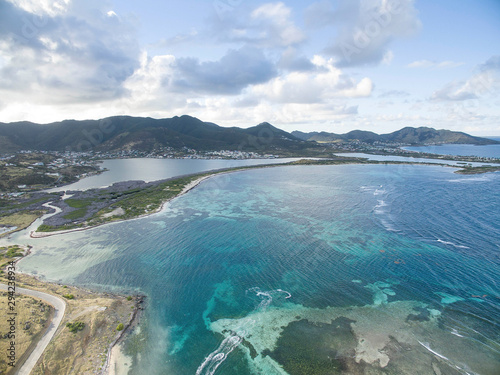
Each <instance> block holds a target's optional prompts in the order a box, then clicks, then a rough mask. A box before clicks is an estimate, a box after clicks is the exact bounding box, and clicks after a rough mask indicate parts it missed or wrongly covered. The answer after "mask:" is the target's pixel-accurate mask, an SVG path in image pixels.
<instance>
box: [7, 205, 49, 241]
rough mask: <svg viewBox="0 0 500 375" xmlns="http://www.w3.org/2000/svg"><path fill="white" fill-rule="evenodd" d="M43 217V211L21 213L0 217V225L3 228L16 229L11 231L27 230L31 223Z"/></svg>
mask: <svg viewBox="0 0 500 375" xmlns="http://www.w3.org/2000/svg"><path fill="white" fill-rule="evenodd" d="M42 215H43V211H22V212H16V213H13V214H9V215H4V216H1V217H0V225H1V226H5V227H16V229H15V230H13V231H19V230H22V229H26V228H28V227H29V226H30V225H31V223H33V222H34V221H35V220H36V219H38V218H39V217H40V216H42ZM13 231H10V232H7V233H3V234H1V235H0V237H3V236H6V235H8V234H10V233H12V232H13Z"/></svg>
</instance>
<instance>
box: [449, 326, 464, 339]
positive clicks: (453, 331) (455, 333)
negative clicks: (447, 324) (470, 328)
mask: <svg viewBox="0 0 500 375" xmlns="http://www.w3.org/2000/svg"><path fill="white" fill-rule="evenodd" d="M451 334H452V335H455V336H458V337H465V336H462V335H461V334H460V333H458V331H457V330H456V329H455V328H453V329H452V330H451Z"/></svg>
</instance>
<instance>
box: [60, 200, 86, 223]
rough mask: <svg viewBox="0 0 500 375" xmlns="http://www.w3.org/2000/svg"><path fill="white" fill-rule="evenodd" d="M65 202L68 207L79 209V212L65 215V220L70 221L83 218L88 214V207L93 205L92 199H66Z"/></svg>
mask: <svg viewBox="0 0 500 375" xmlns="http://www.w3.org/2000/svg"><path fill="white" fill-rule="evenodd" d="M65 202H66V204H67V205H68V206H70V207H72V208H77V210H75V211H71V212H70V213H68V214H66V215H64V218H65V219H69V220H77V219H81V218H83V217H84V216H85V215H86V214H87V209H88V207H89V206H90V205H91V204H92V200H91V199H66V200H65Z"/></svg>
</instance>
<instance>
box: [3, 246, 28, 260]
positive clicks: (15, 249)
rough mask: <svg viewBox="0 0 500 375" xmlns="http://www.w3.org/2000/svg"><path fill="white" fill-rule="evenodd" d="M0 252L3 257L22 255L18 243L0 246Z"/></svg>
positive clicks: (22, 252)
mask: <svg viewBox="0 0 500 375" xmlns="http://www.w3.org/2000/svg"><path fill="white" fill-rule="evenodd" d="M0 254H1V255H3V257H4V258H17V257H22V256H24V251H23V249H21V248H20V247H19V245H11V246H8V247H5V246H3V247H0Z"/></svg>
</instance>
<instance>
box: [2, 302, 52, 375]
mask: <svg viewBox="0 0 500 375" xmlns="http://www.w3.org/2000/svg"><path fill="white" fill-rule="evenodd" d="M15 303H16V304H15V311H14V312H15V313H16V314H17V315H16V316H15V317H16V319H15V320H16V325H15V338H13V339H12V340H14V341H15V352H16V363H21V361H23V360H24V359H25V358H24V356H23V354H24V353H25V352H26V350H27V349H28V348H29V347H30V345H31V344H32V342H36V340H37V339H38V338H39V337H40V336H41V335H42V334H43V332H44V331H45V329H46V328H47V324H48V323H47V322H48V320H49V318H50V315H51V312H52V308H51V307H50V306H49V305H47V304H46V303H44V302H42V301H39V300H36V299H34V298H31V297H27V296H22V295H20V294H17V295H16V299H15ZM9 308H10V306H9V305H8V299H7V293H6V292H1V293H0V311H2V316H3V317H4V318H3V319H0V332H1V333H2V335H1V336H0V374H11V373H14V371H12V370H13V369H12V367H10V366H8V358H7V354H6V353H7V352H8V349H9V347H10V341H11V339H9V337H6V336H5V332H9V330H10V324H9V322H8V321H7V317H8V316H7V311H8V309H9Z"/></svg>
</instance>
